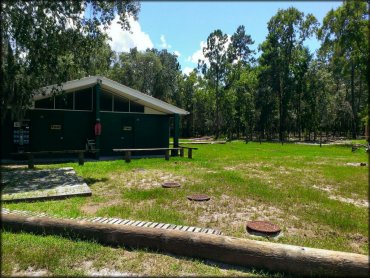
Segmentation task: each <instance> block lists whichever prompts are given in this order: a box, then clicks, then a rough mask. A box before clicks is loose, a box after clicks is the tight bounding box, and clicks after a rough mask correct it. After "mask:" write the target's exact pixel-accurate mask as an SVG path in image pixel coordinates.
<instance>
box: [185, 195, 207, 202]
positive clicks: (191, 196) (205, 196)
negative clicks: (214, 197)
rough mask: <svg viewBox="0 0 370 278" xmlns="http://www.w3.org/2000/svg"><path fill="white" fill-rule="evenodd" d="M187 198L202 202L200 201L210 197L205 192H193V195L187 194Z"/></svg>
mask: <svg viewBox="0 0 370 278" xmlns="http://www.w3.org/2000/svg"><path fill="white" fill-rule="evenodd" d="M187 198H188V199H189V200H190V201H197V202H202V201H209V199H211V198H210V197H209V196H208V195H206V194H193V195H189V196H187Z"/></svg>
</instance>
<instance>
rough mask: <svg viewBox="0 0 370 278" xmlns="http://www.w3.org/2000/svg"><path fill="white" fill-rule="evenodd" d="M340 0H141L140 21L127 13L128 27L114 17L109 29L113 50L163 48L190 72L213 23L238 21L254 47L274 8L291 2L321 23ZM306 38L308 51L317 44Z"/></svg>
mask: <svg viewBox="0 0 370 278" xmlns="http://www.w3.org/2000/svg"><path fill="white" fill-rule="evenodd" d="M341 4H342V2H341V1H317V2H313V1H284V2H280V1H260V2H258V1H244V2H243V1H235V2H230V1H229V2H212V1H205V2H197V1H189V2H180V1H164V2H156V1H153V2H152V1H143V2H141V10H140V13H139V16H138V17H139V19H138V21H134V20H133V19H130V24H131V33H129V32H127V31H122V30H121V29H120V25H119V24H116V21H114V22H113V24H112V25H111V27H110V29H109V30H108V35H109V36H110V37H111V38H112V40H111V41H110V45H111V47H112V49H113V50H114V51H119V52H122V51H125V52H128V51H129V50H130V48H133V47H135V46H136V47H137V48H138V50H141V51H145V49H147V48H153V47H154V48H157V49H167V50H168V51H169V52H171V53H174V54H176V55H177V56H178V61H179V63H180V65H181V70H182V71H183V72H184V73H189V72H191V71H192V69H193V68H195V67H196V66H197V62H198V59H202V57H203V55H202V47H204V46H205V44H206V41H207V37H208V36H209V34H210V33H211V32H213V31H214V30H216V29H220V30H221V31H222V32H223V33H226V34H228V35H229V36H231V35H232V34H233V33H234V32H235V31H236V29H237V27H238V26H239V25H244V26H245V29H246V33H247V34H249V35H251V37H252V39H253V40H254V42H255V43H254V45H253V46H252V49H255V50H257V48H258V45H259V44H261V43H262V42H263V41H264V40H265V38H266V36H267V22H268V21H269V20H270V18H271V17H272V16H274V15H275V14H276V13H277V11H278V9H286V8H289V7H291V6H293V7H295V8H297V9H298V10H300V11H301V12H304V14H307V13H312V14H313V15H314V16H315V17H316V18H317V20H318V21H319V22H320V23H322V21H323V18H324V17H325V15H326V14H327V12H329V11H330V10H331V9H336V8H337V7H339V6H340V5H341ZM305 44H306V45H307V46H308V47H309V48H310V50H311V52H314V51H315V50H316V49H317V48H318V47H319V42H318V41H317V40H316V39H315V38H312V39H310V40H309V41H307V42H306V43H305ZM257 55H258V53H257Z"/></svg>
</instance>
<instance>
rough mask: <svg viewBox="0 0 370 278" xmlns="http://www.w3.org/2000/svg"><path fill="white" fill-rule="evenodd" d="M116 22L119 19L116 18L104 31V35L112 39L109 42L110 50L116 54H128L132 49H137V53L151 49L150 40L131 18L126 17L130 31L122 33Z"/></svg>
mask: <svg viewBox="0 0 370 278" xmlns="http://www.w3.org/2000/svg"><path fill="white" fill-rule="evenodd" d="M118 20H119V17H118V16H116V18H115V19H114V20H113V21H112V23H111V25H110V26H109V28H108V29H107V30H106V33H107V34H108V36H109V37H110V38H111V39H112V40H110V41H109V45H110V47H111V48H112V50H114V51H117V52H129V51H130V49H131V48H134V47H137V49H138V50H139V51H144V50H146V49H147V48H153V43H152V40H151V39H150V37H149V35H148V34H147V33H145V32H143V31H142V30H141V26H140V24H139V22H137V21H136V20H134V19H133V18H132V17H128V21H129V24H130V26H131V29H130V31H124V30H122V28H121V25H120V24H119V23H118Z"/></svg>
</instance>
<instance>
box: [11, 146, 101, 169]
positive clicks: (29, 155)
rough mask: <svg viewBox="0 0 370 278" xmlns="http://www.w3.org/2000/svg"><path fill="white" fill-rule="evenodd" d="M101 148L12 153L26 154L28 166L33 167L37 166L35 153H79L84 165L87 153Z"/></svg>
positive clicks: (81, 162)
mask: <svg viewBox="0 0 370 278" xmlns="http://www.w3.org/2000/svg"><path fill="white" fill-rule="evenodd" d="M98 151H99V150H97V149H96V150H64V151H38V152H20V153H12V155H26V156H27V160H28V168H29V169H33V168H34V167H35V161H34V159H35V155H39V154H77V155H78V164H79V165H84V163H85V153H95V152H98Z"/></svg>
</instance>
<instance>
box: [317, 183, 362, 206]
mask: <svg viewBox="0 0 370 278" xmlns="http://www.w3.org/2000/svg"><path fill="white" fill-rule="evenodd" d="M312 187H313V188H315V189H318V190H321V191H325V192H327V193H328V194H329V195H328V198H329V199H332V200H337V201H340V202H344V203H348V204H353V205H355V206H357V207H369V202H368V201H367V200H362V199H352V198H345V197H341V196H337V195H334V194H333V193H335V190H334V188H333V187H332V186H330V185H320V186H318V185H315V184H314V185H313V186H312Z"/></svg>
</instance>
